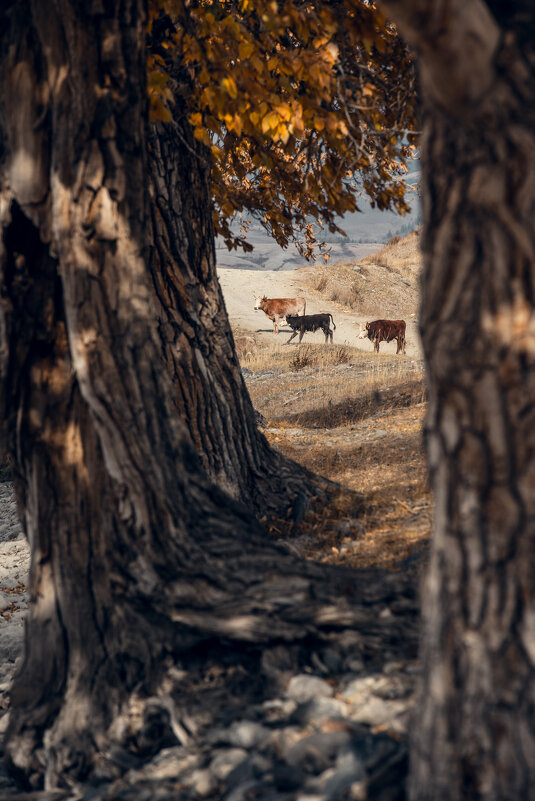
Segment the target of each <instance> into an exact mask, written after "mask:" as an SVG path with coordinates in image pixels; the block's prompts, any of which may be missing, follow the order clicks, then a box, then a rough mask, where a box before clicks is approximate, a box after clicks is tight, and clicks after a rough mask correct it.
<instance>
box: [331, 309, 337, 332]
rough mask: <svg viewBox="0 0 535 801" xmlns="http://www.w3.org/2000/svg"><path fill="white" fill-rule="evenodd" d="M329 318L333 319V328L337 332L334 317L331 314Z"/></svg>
mask: <svg viewBox="0 0 535 801" xmlns="http://www.w3.org/2000/svg"><path fill="white" fill-rule="evenodd" d="M329 317H330V318H331V322H332V324H333V328H334V330H335V331H336V326H335V324H334V320H333V316H332V314H331V313H330V312H329Z"/></svg>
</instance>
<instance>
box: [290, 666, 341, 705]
mask: <svg viewBox="0 0 535 801" xmlns="http://www.w3.org/2000/svg"><path fill="white" fill-rule="evenodd" d="M333 692H334V691H333V688H332V687H331V685H330V684H328V683H327V682H326V681H325V680H324V679H320V677H319V676H308V675H307V674H306V673H302V674H300V675H299V676H293V678H292V679H290V683H289V684H288V687H287V688H286V697H287V698H293V700H294V701H297V702H298V703H303V702H304V701H310V700H311V699H312V698H317V697H319V696H321V697H323V698H330V697H331V696H332V695H333Z"/></svg>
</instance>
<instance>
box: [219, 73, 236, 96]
mask: <svg viewBox="0 0 535 801" xmlns="http://www.w3.org/2000/svg"><path fill="white" fill-rule="evenodd" d="M221 86H222V87H223V89H224V90H225V91H226V93H227V94H229V95H230V96H231V97H232V98H233V99H234V98H236V97H238V87H237V86H236V81H235V80H234V78H232V77H231V76H230V75H229V76H227V77H226V78H223V79H222V81H221Z"/></svg>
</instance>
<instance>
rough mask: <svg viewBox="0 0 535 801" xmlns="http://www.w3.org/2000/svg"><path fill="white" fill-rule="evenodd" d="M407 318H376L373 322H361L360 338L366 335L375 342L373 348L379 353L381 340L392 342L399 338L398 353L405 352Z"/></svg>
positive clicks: (364, 337)
mask: <svg viewBox="0 0 535 801" xmlns="http://www.w3.org/2000/svg"><path fill="white" fill-rule="evenodd" d="M405 328H406V324H405V320H374V321H373V322H371V323H361V324H360V333H359V339H366V337H367V338H368V339H369V340H371V342H373V348H374V350H375V352H376V353H379V343H380V342H392V340H393V339H395V340H397V343H398V349H397V350H396V353H405V345H406V340H405Z"/></svg>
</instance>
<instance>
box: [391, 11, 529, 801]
mask: <svg viewBox="0 0 535 801" xmlns="http://www.w3.org/2000/svg"><path fill="white" fill-rule="evenodd" d="M383 5H384V6H385V8H386V9H387V10H390V11H391V13H392V16H393V17H394V19H395V20H397V21H398V22H399V24H400V27H401V30H402V33H404V34H405V35H406V37H407V39H408V41H409V42H410V43H412V44H413V45H414V47H415V48H416V50H417V52H418V55H419V67H420V80H421V84H422V89H423V117H424V133H423V141H422V169H423V198H424V200H423V204H424V234H423V250H424V262H425V267H424V274H423V280H422V300H421V333H422V339H423V344H424V350H425V358H426V363H427V372H428V380H429V409H428V414H427V421H426V441H427V452H428V457H429V464H430V471H431V482H432V486H433V490H434V495H435V501H436V512H435V523H434V533H433V545H432V557H431V565H430V569H429V573H428V576H427V580H426V584H425V593H424V598H423V609H424V613H425V614H424V633H423V645H422V657H423V663H424V679H423V685H422V687H421V698H420V703H419V708H418V714H417V719H416V721H415V725H414V727H413V731H414V736H413V748H412V767H411V770H412V779H411V798H412V799H413V801H436V799H441V801H448V799H451V801H453V800H454V799H455V801H459V800H460V799H476V798H477V799H511V801H518V799H520V798H526V799H528V798H534V797H535V762H534V759H533V755H534V754H535V728H534V719H533V705H534V702H535V623H534V621H535V578H534V576H535V574H534V571H533V564H534V562H535V492H534V490H535V439H534V437H535V435H534V412H533V398H534V397H535V308H534V306H535V235H534V230H535V229H534V225H533V219H534V209H535V166H534V165H535V80H534V78H535V75H534V73H535V50H534V37H533V36H530V35H529V32H530V31H531V33H533V32H534V31H535V11H533V6H532V4H526V3H524V2H518V3H514V2H513V3H507V4H504V3H497V2H496V3H494V2H488V3H483V2H481V1H480V0H471V2H465V0H463V2H460V1H459V2H440V3H439V2H433V3H427V2H424V0H414V1H413V2H411V1H410V0H407V2H403V3H399V2H390V0H388V2H384V3H383Z"/></svg>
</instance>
